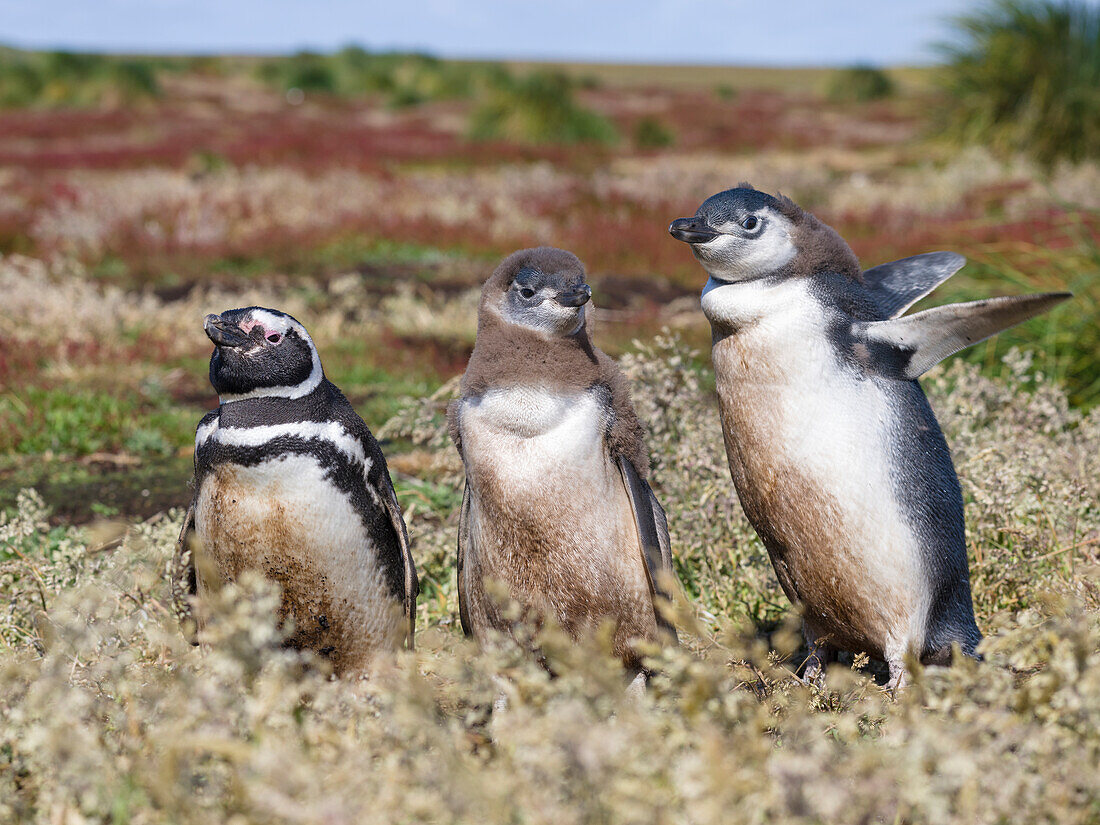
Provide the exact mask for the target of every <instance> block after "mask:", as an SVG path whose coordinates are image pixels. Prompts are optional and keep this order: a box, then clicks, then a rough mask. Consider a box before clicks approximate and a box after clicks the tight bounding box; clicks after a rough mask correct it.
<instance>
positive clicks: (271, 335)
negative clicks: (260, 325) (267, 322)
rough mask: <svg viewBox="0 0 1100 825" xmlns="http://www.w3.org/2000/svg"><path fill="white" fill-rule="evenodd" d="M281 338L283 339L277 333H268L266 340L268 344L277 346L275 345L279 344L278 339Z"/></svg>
mask: <svg viewBox="0 0 1100 825" xmlns="http://www.w3.org/2000/svg"><path fill="white" fill-rule="evenodd" d="M282 337H283V336H281V335H280V334H279V333H277V332H269V333H268V334H267V340H268V341H270V342H271V343H273V344H277V343H279V339H280V338H282Z"/></svg>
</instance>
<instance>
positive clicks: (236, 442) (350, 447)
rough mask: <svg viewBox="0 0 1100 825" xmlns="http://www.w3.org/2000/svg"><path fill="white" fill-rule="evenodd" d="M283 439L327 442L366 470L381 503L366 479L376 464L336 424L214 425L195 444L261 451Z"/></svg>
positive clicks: (205, 429) (361, 446)
mask: <svg viewBox="0 0 1100 825" xmlns="http://www.w3.org/2000/svg"><path fill="white" fill-rule="evenodd" d="M281 436H293V437H294V438H302V439H305V440H307V441H314V440H316V441H327V442H328V443H329V444H331V445H332V446H334V447H335V448H336V449H337V450H339V451H340V452H341V453H343V454H344V455H346V456H347V457H348V458H350V459H351V460H352V461H356V462H359V464H360V465H362V467H363V481H364V482H365V485H366V488H367V492H369V493H370V496H371V498H372V499H374V502H375V503H376V504H379V503H381V500H380V499H379V497H378V492H377V491H376V490H375V489H374V488H373V487H372V486H371V484H370V482H369V481H368V479H367V474H368V473H369V472H370V469H371V466H372V465H373V462H372V461H371V459H370V457H369V456H368V455H367V454H366V451H365V450H364V449H363V443H362V442H361V441H360V440H359V439H358V438H355V437H354V436H352V435H350V434H349V433H348V431H347V430H345V429H344V428H343V427H342V426H341V425H340V424H339V423H338V422H336V421H295V422H292V423H290V424H264V425H261V426H258V427H219V426H218V424H217V422H216V421H215V422H212V423H210V424H207V425H205V426H203V427H200V428H199V432H198V433H197V434H196V436H195V444H196V446H198V445H200V444H203V443H205V442H206V441H209V440H211V439H213V440H214V441H216V442H217V443H218V444H224V445H226V446H227V447H260V446H262V445H264V444H267V443H268V442H269V441H271V440H273V439H276V438H279V437H281Z"/></svg>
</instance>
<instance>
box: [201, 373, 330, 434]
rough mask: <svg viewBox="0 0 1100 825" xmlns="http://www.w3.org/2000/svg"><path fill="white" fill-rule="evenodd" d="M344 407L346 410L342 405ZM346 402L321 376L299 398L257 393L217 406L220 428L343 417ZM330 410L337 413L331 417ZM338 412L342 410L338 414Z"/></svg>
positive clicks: (319, 420) (318, 420)
mask: <svg viewBox="0 0 1100 825" xmlns="http://www.w3.org/2000/svg"><path fill="white" fill-rule="evenodd" d="M344 407H347V408H348V410H344V409H343V408H344ZM347 411H350V405H349V404H348V401H347V399H346V398H344V394H343V393H342V392H340V389H339V388H338V387H337V386H336V385H335V384H333V383H332V382H331V381H329V380H328V379H327V378H322V379H321V383H320V384H318V385H317V387H316V389H314V390H313V391H312V392H309V393H307V394H306V395H303V396H302V397H300V398H282V397H279V396H261V397H259V398H245V399H242V400H240V401H228V402H226V403H224V404H222V405H221V406H220V407H219V408H218V425H219V426H221V427H263V426H266V425H270V424H293V423H294V422H297V421H314V422H322V421H329V420H332V419H333V418H336V419H337V420H343V419H344V418H347V415H346V412H347ZM334 412H336V413H337V414H336V415H335V416H334ZM339 413H345V414H344V415H340V414H339Z"/></svg>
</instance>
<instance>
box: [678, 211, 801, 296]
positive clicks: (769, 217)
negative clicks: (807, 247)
mask: <svg viewBox="0 0 1100 825" xmlns="http://www.w3.org/2000/svg"><path fill="white" fill-rule="evenodd" d="M762 211H763V214H764V216H765V221H766V222H765V224H764V228H763V230H762V231H761V233H760V234H759V235H753V236H748V237H746V236H744V234H743V232H741V231H739V227H737V226H736V225H733V224H723V225H722V226H716V227H714V228H715V229H716V230H718V232H720V233H721V234H719V235H718V236H717V237H716V238H715V239H714V240H712V241H707V242H706V243H701V244H695V245H693V246H692V248H691V251H692V254H693V255H695V257H696V258H697V259H698V260H699V262H700V263H701V264H702V265H703V268H704V269H705V270H706V271H707V274H708V275H710V276H711V277H712V278H716V279H717V280H720V281H728V282H731V283H734V282H737V281H746V280H750V279H752V278H759V277H761V276H763V275H770V274H771V273H773V272H777V271H779V270H781V269H782V268H783V267H785V266H786V265H787V264H789V263H790V262H791V261H792V260H794V257H795V255H796V254H797V253H798V250H797V249H796V248H795V245H794V241H793V240H792V238H791V235H792V233H793V231H794V225H793V224H792V223H791V222H790V220H789V219H788V218H787V217H786V216H785V215H781V214H779V213H778V212H776V211H774V210H772V209H765V210H762Z"/></svg>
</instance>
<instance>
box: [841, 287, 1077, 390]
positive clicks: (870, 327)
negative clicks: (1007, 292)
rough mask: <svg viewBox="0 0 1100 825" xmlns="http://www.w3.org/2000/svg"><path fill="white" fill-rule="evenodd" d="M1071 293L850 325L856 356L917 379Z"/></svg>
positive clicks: (888, 371)
mask: <svg viewBox="0 0 1100 825" xmlns="http://www.w3.org/2000/svg"><path fill="white" fill-rule="evenodd" d="M1071 297H1072V294H1071V293H1069V292H1046V293H1041V294H1037V295H1018V296H1009V297H1004V298H989V299H986V300H984V301H971V302H970V303H965V304H948V305H947V306H942V307H935V308H933V309H927V310H925V311H923V312H918V313H915V314H914V315H906V316H905V317H904V318H892V319H890V320H888V321H861V322H857V323H856V324H853V326H852V332H853V335H854V336H855V339H856V347H855V352H856V358H857V359H858V360H859V361H860V362H861V363H862V364H863V365H864V366H865V367H867V368H868V369H870V370H872V371H874V372H878V373H880V374H882V375H885V376H887V377H889V378H898V379H904V380H912V379H914V378H919V377H920V376H921V375H923V374H924V373H926V372H927V371H928V370H930V369H931V368H932V367H934V366H935V365H936V364H938V363H939V362H940V361H942V360H943V359H944V358H946V357H947V356H949V355H954V354H955V353H956V352H958V351H959V350H962V349H966V348H967V347H969V346H971V345H972V344H977V343H978V342H979V341H984V340H985V339H986V338H989V337H990V336H992V335H996V334H997V333H998V332H1001V331H1002V330H1005V329H1008V328H1009V327H1011V326H1015V325H1016V324H1019V323H1022V322H1023V321H1026V320H1028V319H1029V318H1034V317H1035V316H1036V315H1040V314H1042V313H1044V312H1046V311H1047V310H1048V309H1051V308H1052V307H1054V306H1056V305H1057V304H1060V303H1061V302H1062V301H1065V300H1066V299H1068V298H1071Z"/></svg>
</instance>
